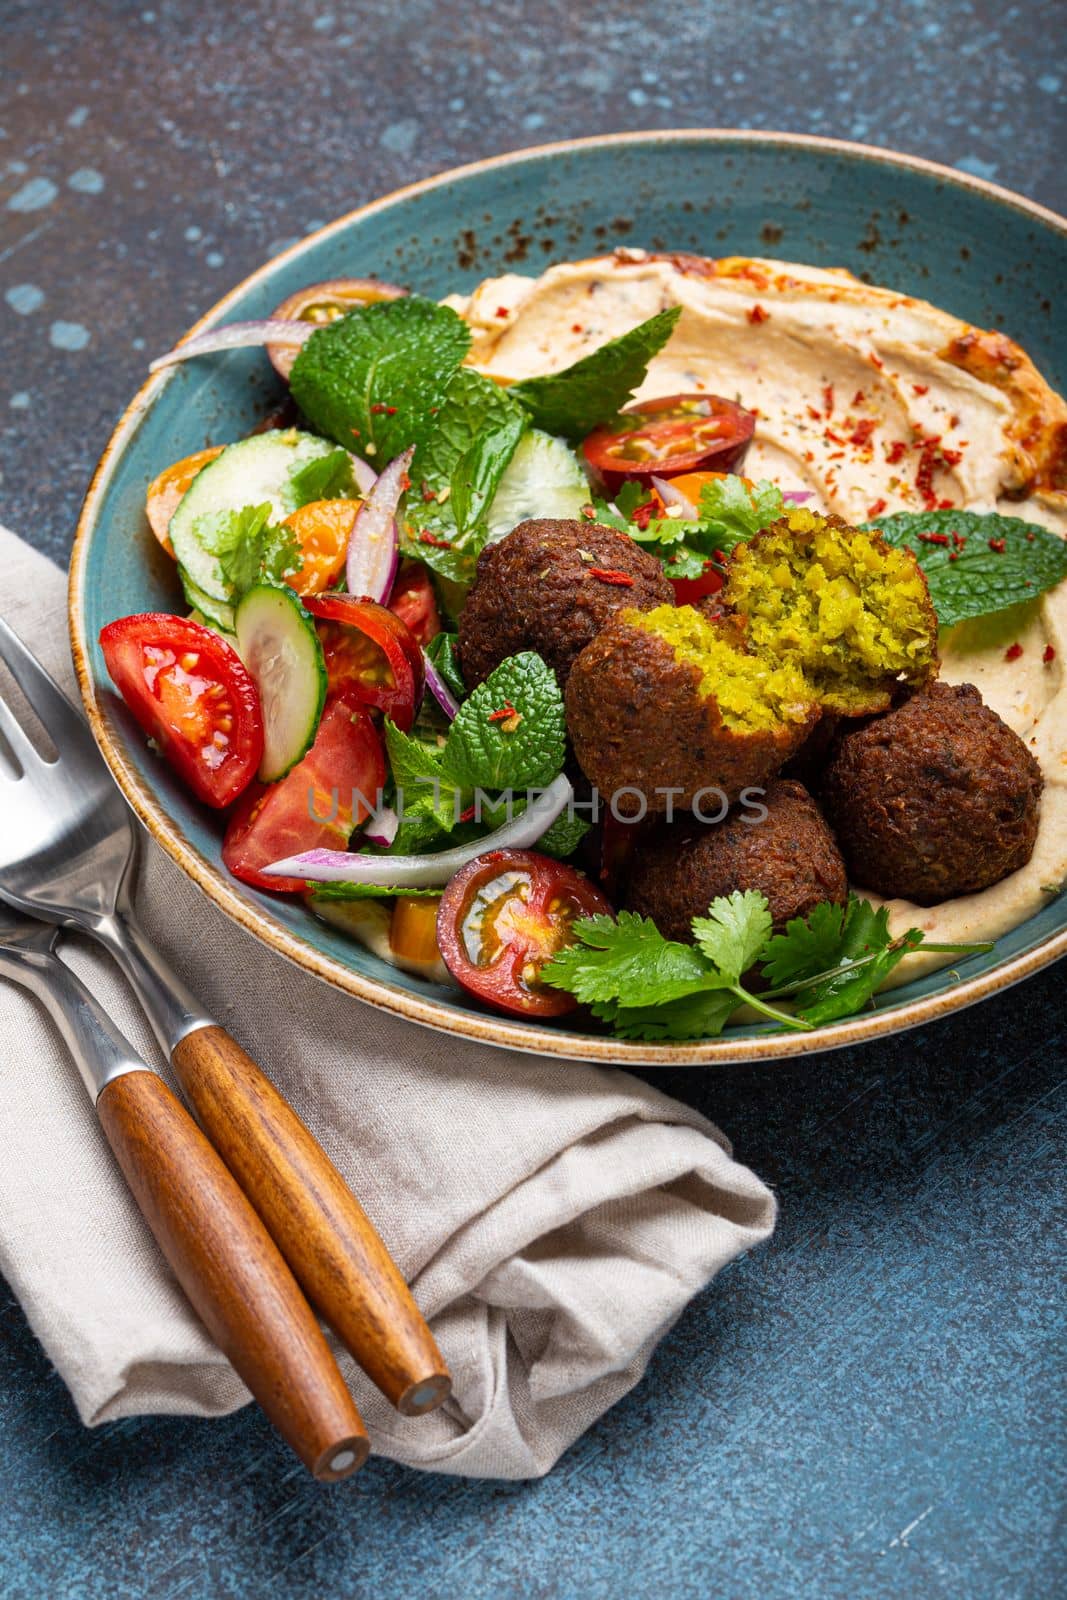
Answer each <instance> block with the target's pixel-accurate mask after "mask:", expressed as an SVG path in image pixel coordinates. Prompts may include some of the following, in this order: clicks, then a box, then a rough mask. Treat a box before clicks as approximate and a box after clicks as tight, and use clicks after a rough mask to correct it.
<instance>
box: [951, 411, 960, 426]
mask: <svg viewBox="0 0 1067 1600" xmlns="http://www.w3.org/2000/svg"><path fill="white" fill-rule="evenodd" d="M948 425H949V427H950V428H958V427H959V425H960V414H959V412H958V411H954V412H953V413H952V415H951V417H949V419H948Z"/></svg>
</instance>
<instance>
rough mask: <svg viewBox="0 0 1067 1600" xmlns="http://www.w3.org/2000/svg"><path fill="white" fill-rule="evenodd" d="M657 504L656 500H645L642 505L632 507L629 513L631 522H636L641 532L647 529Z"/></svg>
mask: <svg viewBox="0 0 1067 1600" xmlns="http://www.w3.org/2000/svg"><path fill="white" fill-rule="evenodd" d="M658 503H659V502H658V501H656V500H646V501H645V503H644V505H640V506H634V508H633V510H632V511H631V512H630V520H631V522H636V523H637V526H638V527H639V528H641V529H642V530H643V529H645V528H647V527H648V525H649V523H650V522H651V520H652V517H653V515H654V513H655V511H656V507H657V505H658Z"/></svg>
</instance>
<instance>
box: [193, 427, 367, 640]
mask: <svg viewBox="0 0 1067 1600" xmlns="http://www.w3.org/2000/svg"><path fill="white" fill-rule="evenodd" d="M336 449H337V446H336V445H335V444H331V443H330V441H329V440H328V439H319V438H317V437H316V435H315V434H313V433H301V432H300V431H299V430H298V429H296V428H277V429H274V430H272V431H271V432H270V433H257V434H255V435H253V437H252V438H251V439H241V440H239V441H238V443H237V444H229V445H227V446H226V448H225V450H224V451H223V452H222V454H221V455H220V456H216V457H215V459H214V461H209V462H208V464H207V466H206V467H203V468H201V470H200V471H199V472H198V473H197V475H196V477H195V478H194V479H193V481H192V483H191V484H190V485H189V487H188V489H187V490H186V491H185V493H184V494H183V495H182V497H181V499H180V500H179V501H178V507H177V510H176V511H175V512H174V515H173V516H172V517H171V519H170V526H169V532H170V542H171V544H172V545H173V546H174V554H175V555H176V556H177V558H178V561H179V563H180V565H181V567H182V570H183V576H184V578H185V579H186V580H188V581H187V583H186V594H187V595H188V596H189V603H190V605H194V606H196V607H197V609H198V610H200V611H203V610H204V607H203V605H202V604H201V603H200V601H199V600H197V599H196V598H194V596H193V595H192V594H190V593H189V581H191V583H192V585H193V586H194V587H195V588H196V589H198V590H199V591H200V593H201V594H202V595H206V596H207V597H208V599H211V600H215V601H220V602H223V603H226V602H228V601H229V600H230V599H231V598H232V596H231V593H230V588H229V585H228V584H227V582H226V579H225V578H224V577H223V574H222V568H221V567H220V566H219V563H218V559H217V558H216V557H215V556H213V555H212V554H211V553H210V552H209V551H207V550H205V549H204V547H203V544H202V543H201V541H200V539H199V538H198V536H197V524H198V523H199V522H200V519H201V518H202V517H210V516H213V515H215V514H217V513H219V512H221V513H223V514H225V513H226V512H228V511H240V510H241V509H242V508H243V507H244V506H261V505H263V504H264V503H266V502H268V501H269V503H270V507H271V520H272V521H274V522H281V521H283V520H284V519H285V518H286V517H287V516H288V515H289V513H290V512H291V511H295V510H296V508H297V495H296V493H295V491H294V489H293V484H292V476H293V473H294V472H296V471H299V469H300V468H301V467H303V466H306V465H307V463H308V462H309V461H312V460H314V459H315V457H316V456H328V455H332V454H333V452H334V451H335V450H336Z"/></svg>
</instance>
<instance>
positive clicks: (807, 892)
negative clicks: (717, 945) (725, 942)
mask: <svg viewBox="0 0 1067 1600" xmlns="http://www.w3.org/2000/svg"><path fill="white" fill-rule="evenodd" d="M759 804H760V805H762V806H763V807H764V808H765V810H766V815H765V816H764V817H762V819H760V817H759V813H758V812H756V811H754V810H753V809H751V808H750V807H748V806H743V807H734V808H733V810H731V811H730V813H729V814H728V815H727V817H726V818H725V819H724V821H722V822H718V823H703V822H699V821H698V820H697V819H696V818H695V817H686V818H683V819H680V820H678V821H676V822H661V823H660V825H659V827H658V829H657V831H656V832H655V833H654V834H652V835H651V836H650V837H648V838H643V839H642V841H641V844H640V847H639V848H638V849H637V850H636V851H635V852H634V858H633V864H632V866H631V869H630V876H629V882H628V884H627V887H626V894H625V904H626V906H627V908H628V909H629V910H630V911H638V912H640V913H641V915H642V916H646V917H651V919H652V921H653V922H654V923H655V924H656V927H657V928H658V929H659V931H660V933H662V934H663V936H664V938H665V939H680V940H683V941H685V942H688V943H691V942H692V938H693V929H692V921H693V918H694V917H704V916H707V912H708V906H709V905H710V904H711V902H712V901H713V900H715V899H717V898H718V896H720V895H729V894H733V892H734V891H735V890H736V889H740V890H745V889H758V890H759V891H760V892H761V893H762V894H765V895H766V896H767V903H768V906H769V908H770V913H771V916H772V918H773V919H774V926H775V928H776V929H782V928H784V927H785V925H786V923H787V922H790V921H792V919H793V918H794V917H806V916H808V914H809V913H810V912H811V911H812V910H813V909H814V907H815V906H817V905H819V904H820V903H821V902H822V901H823V900H830V901H832V902H833V903H834V904H835V905H844V904H845V902H846V900H847V899H848V883H847V881H846V878H845V863H844V861H843V860H842V857H841V852H840V850H838V848H837V845H836V843H835V841H834V836H833V834H832V833H831V832H830V829H829V828H828V827H827V825H826V822H825V820H824V818H823V815H822V812H821V811H820V810H819V808H818V806H817V805H816V804H815V801H814V800H813V799H812V797H811V795H810V794H809V793H808V791H807V790H806V789H805V788H804V786H803V784H800V783H795V782H793V781H792V780H791V779H788V778H776V779H774V780H773V781H772V782H771V783H769V784H768V785H767V788H766V791H765V793H764V794H763V795H762V796H761V799H760V801H759Z"/></svg>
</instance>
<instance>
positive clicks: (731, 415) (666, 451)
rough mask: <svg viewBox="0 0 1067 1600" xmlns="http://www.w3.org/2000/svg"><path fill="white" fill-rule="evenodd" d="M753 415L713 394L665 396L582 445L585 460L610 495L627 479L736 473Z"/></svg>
mask: <svg viewBox="0 0 1067 1600" xmlns="http://www.w3.org/2000/svg"><path fill="white" fill-rule="evenodd" d="M755 426H756V419H755V417H754V415H753V414H752V412H751V411H746V410H745V408H744V406H739V405H737V404H736V402H735V401H733V400H724V399H723V398H722V396H721V395H716V394H669V395H663V396H661V397H660V398H658V399H655V400H642V401H641V402H640V403H639V404H638V405H635V406H631V407H630V408H629V409H628V410H627V411H624V412H622V414H621V416H619V417H618V418H617V419H616V420H615V422H613V423H611V424H609V425H608V426H607V427H603V428H597V429H595V430H594V432H593V433H591V434H590V435H589V437H588V438H587V439H586V440H585V443H584V444H583V445H582V450H583V452H584V454H585V458H586V460H587V461H588V462H589V463H590V465H591V466H593V467H595V468H596V470H597V471H598V472H599V473H600V475H601V477H602V478H603V479H604V482H605V485H606V486H607V488H608V490H609V491H610V492H611V493H614V492H615V491H616V490H617V489H618V487H619V485H620V484H622V483H624V482H625V481H626V479H627V478H636V479H638V480H641V481H645V482H647V480H648V479H649V478H652V477H657V478H675V477H679V476H680V475H681V474H682V473H688V472H697V471H700V470H705V471H707V470H711V469H714V470H716V471H718V472H736V471H737V468H738V467H739V466H740V465H741V463H742V461H743V460H744V458H745V455H746V454H747V452H748V447H749V445H750V444H751V443H752V434H753V431H754V429H755Z"/></svg>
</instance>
